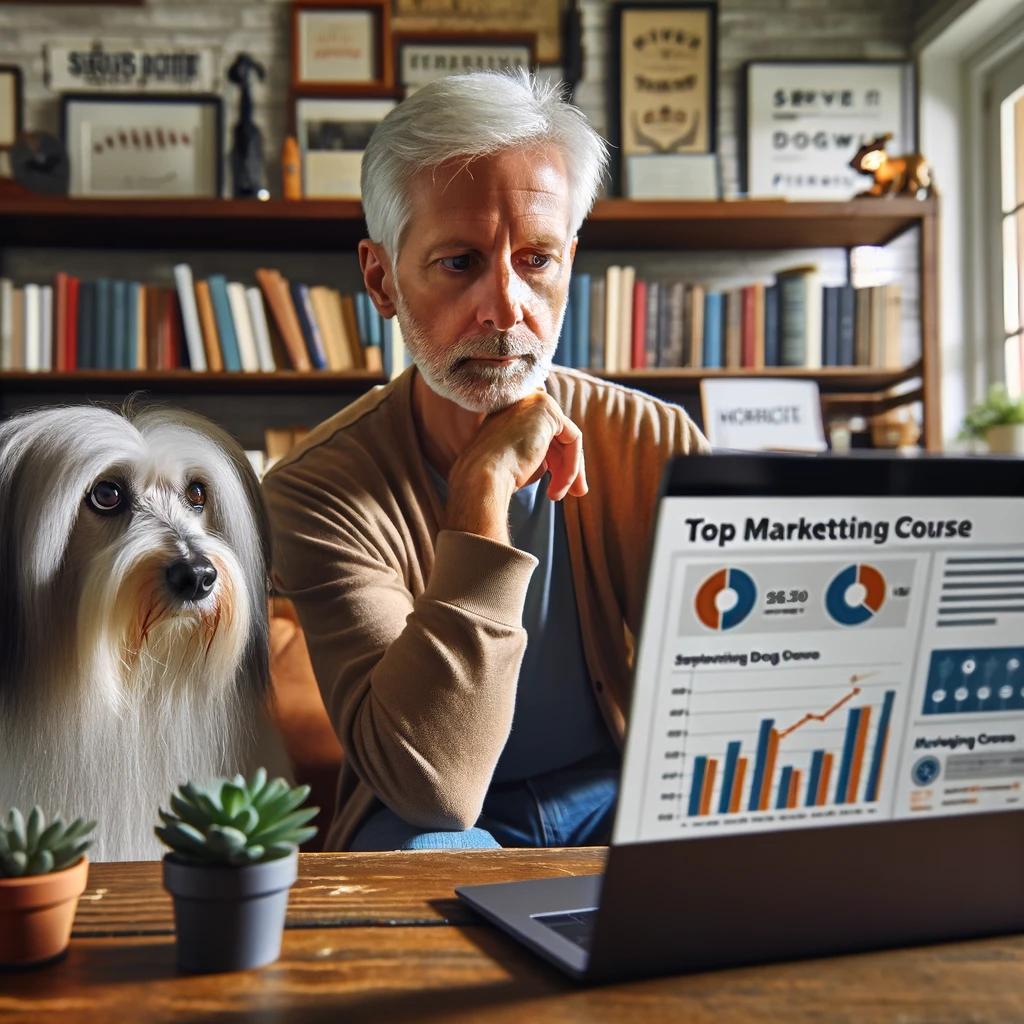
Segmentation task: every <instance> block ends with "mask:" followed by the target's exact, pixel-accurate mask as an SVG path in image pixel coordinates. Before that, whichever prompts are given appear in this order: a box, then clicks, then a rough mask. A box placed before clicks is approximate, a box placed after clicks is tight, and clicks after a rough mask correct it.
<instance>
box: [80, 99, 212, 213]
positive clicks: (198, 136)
mask: <svg viewBox="0 0 1024 1024" xmlns="http://www.w3.org/2000/svg"><path fill="white" fill-rule="evenodd" d="M61 133H62V137H63V140H64V145H65V147H66V148H67V152H68V162H69V164H70V166H71V181H70V185H69V194H70V195H73V196H105V197H109V198H115V197H117V198H127V197H142V196H158V197H161V196H162V197H171V196H174V197H181V196H219V195H220V194H221V187H222V165H221V147H222V139H223V110H222V106H221V100H220V98H219V97H217V96H153V95H149V94H145V95H141V96H119V95H116V94H109V93H83V94H81V95H65V96H64V97H62V99H61Z"/></svg>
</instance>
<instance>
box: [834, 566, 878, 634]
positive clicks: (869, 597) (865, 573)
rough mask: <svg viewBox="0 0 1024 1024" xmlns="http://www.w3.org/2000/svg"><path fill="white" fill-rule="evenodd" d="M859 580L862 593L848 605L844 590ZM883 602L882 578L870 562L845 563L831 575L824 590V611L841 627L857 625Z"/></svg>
mask: <svg viewBox="0 0 1024 1024" xmlns="http://www.w3.org/2000/svg"><path fill="white" fill-rule="evenodd" d="M856 583H859V584H860V585H861V586H862V587H863V588H864V596H863V597H862V598H861V600H860V601H859V603H857V604H851V603H850V602H849V600H848V599H847V591H848V590H849V589H850V587H852V586H853V585H854V584H856ZM884 603H885V577H884V576H883V575H882V574H881V573H880V572H879V571H878V570H877V569H876V568H875V567H874V566H873V565H848V566H847V567H846V568H845V569H844V570H843V571H842V572H841V573H839V574H838V575H836V576H835V577H833V579H832V582H831V583H830V584H829V585H828V590H827V591H826V592H825V610H826V611H827V612H828V614H829V615H830V616H831V617H832V618H833V619H835V621H836V622H838V623H839V624H840V625H841V626H859V625H860V624H861V623H862V622H867V621H868V619H870V618H872V617H873V616H874V615H876V614H877V613H878V612H879V610H880V609H881V607H882V605H883V604H884Z"/></svg>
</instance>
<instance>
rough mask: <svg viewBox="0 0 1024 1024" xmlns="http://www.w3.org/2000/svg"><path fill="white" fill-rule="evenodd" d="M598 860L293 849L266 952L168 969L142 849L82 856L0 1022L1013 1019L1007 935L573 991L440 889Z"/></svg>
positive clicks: (165, 906) (847, 1023)
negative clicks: (57, 933) (64, 916)
mask: <svg viewBox="0 0 1024 1024" xmlns="http://www.w3.org/2000/svg"><path fill="white" fill-rule="evenodd" d="M603 862H604V851H603V850H556V851H548V850H540V851H513V850H507V851H506V850H503V851H494V852H490V851H480V852H473V853H458V852H451V853H448V852H431V853H389V854H308V855H303V857H302V859H301V863H300V868H299V873H300V877H299V881H298V883H297V884H296V886H295V888H294V889H293V890H292V896H291V901H290V906H289V914H288V930H287V931H286V932H285V936H284V944H283V948H282V953H281V959H280V961H278V962H277V963H276V964H272V965H271V966H269V967H265V968H263V969H261V970H258V971H248V972H245V973H240V974H222V975H212V976H203V977H189V976H186V975H179V974H178V971H177V968H176V967H175V962H174V939H173V923H172V918H171V905H170V900H169V899H168V897H167V895H166V893H165V892H164V891H163V889H162V888H161V885H160V866H159V864H155V863H154V864H98V865H94V866H93V867H92V868H91V870H90V877H89V888H88V889H87V890H86V892H85V895H84V896H83V898H82V901H81V903H80V904H79V909H78V916H77V918H76V923H75V934H74V938H73V939H72V945H71V951H70V953H69V955H68V957H67V959H66V960H64V961H63V962H61V963H59V964H56V965H54V966H52V967H47V968H43V969H41V970H37V971H33V972H27V973H23V974H7V975H0V1021H3V1022H5V1024H6V1022H8V1021H26V1022H29V1021H31V1022H32V1024H46V1022H51V1021H52V1022H54V1024H57V1022H60V1024H79V1022H84V1024H92V1022H100V1021H102V1022H104V1024H107V1022H114V1024H129V1022H133V1021H143V1020H144V1021H168V1022H170V1021H175V1022H177V1021H185V1022H199V1021H203V1022H229V1021H232V1022H235V1021H238V1022H242V1021H245V1022H248V1021H258V1022H271V1021H272V1022H274V1024H285V1022H293V1021H311V1022H321V1021H322V1022H324V1024H327V1022H330V1024H337V1022H343V1021H364V1020H365V1021H373V1022H384V1021H400V1020H413V1021H446V1022H447V1021H474V1022H475V1021H485V1022H492V1021H498V1022H527V1021H528V1022H531V1024H532V1022H535V1021H553V1022H569V1021H615V1022H619V1021H622V1022H625V1021H630V1022H633V1021H643V1022H645V1024H646V1022H650V1024H655V1022H659V1021H663V1020H678V1021H686V1022H687V1024H709V1022H712V1021H728V1022H735V1024H755V1022H756V1024H763V1022H766V1021H780V1022H786V1024H804V1022H806V1024H811V1022H814V1024H854V1022H856V1024H868V1022H870V1024H874V1022H891V1024H897V1022H899V1024H953V1022H956V1024H961V1022H963V1024H967V1022H971V1024H980V1022H986V1021H993V1022H996V1021H998V1022H1007V1021H1024V938H1018V937H1010V938H1002V939H988V940H982V941H976V942H970V943H958V944H955V945H947V946H934V947H929V948H922V949H909V950H896V951H892V952H886V953H873V954H866V955H861V956H854V957H842V958H836V959H832V960H819V961H806V962H802V963H794V964H779V965H772V966H767V967H758V968H747V969H743V970H735V971H722V972H718V973H714V974H703V975H691V976H686V977H679V978H664V979H659V980H656V981H645V982H637V983H634V984H629V985H617V986H613V987H608V988H596V989H586V988H581V987H579V986H577V985H575V984H574V983H572V982H570V981H568V980H567V979H566V978H564V977H563V976H562V975H561V974H560V973H559V972H558V971H556V970H555V969H554V968H553V967H549V966H547V965H546V964H545V963H544V962H543V961H541V960H539V959H538V958H536V957H534V956H532V955H531V954H530V953H528V952H527V951H526V950H524V949H523V948H522V947H520V946H519V945H518V944H517V943H515V942H513V941H512V940H511V939H508V938H506V937H505V936H504V935H503V934H501V933H500V932H498V931H497V930H495V929H494V928H492V927H490V926H489V925H486V924H483V923H482V922H481V921H480V920H479V919H477V918H476V917H475V916H474V915H473V914H472V913H471V912H470V911H467V910H465V909H464V908H463V907H462V906H461V905H460V904H459V903H458V902H457V901H456V900H455V899H454V897H453V895H452V886H453V885H454V884H455V883H456V882H459V883H463V882H465V883H469V882H489V881H502V880H507V879H511V878H535V877H543V876H545V875H556V874H588V873H593V872H595V871H598V870H600V868H601V866H602V864H603ZM936 898H941V894H936Z"/></svg>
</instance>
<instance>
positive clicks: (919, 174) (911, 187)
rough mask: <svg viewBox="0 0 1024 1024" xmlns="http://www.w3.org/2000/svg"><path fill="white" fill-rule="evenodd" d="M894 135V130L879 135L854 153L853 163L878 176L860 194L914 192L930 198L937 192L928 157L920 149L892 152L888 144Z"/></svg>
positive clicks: (854, 166) (910, 193)
mask: <svg viewBox="0 0 1024 1024" xmlns="http://www.w3.org/2000/svg"><path fill="white" fill-rule="evenodd" d="M891 139H892V132H886V133H885V134H884V135H878V136H876V137H875V138H873V139H872V140H871V141H870V142H868V143H866V144H865V145H863V146H861V147H860V149H858V150H857V152H856V153H854V155H853V159H851V160H850V167H852V168H853V169H854V170H855V171H859V172H860V173H861V174H870V175H871V176H872V177H873V178H874V179H875V181H874V184H873V185H872V186H871V188H869V189H868V190H867V191H866V192H858V193H857V196H856V198H857V199H863V198H867V197H869V196H910V197H911V198H913V199H926V198H927V197H929V196H934V195H937V192H936V190H935V182H934V181H933V180H932V169H931V165H930V164H929V163H928V161H927V160H925V158H924V157H923V156H921V154H920V153H906V154H904V155H903V156H895V157H893V156H889V154H888V153H886V151H885V144H886V143H887V142H889V141H891Z"/></svg>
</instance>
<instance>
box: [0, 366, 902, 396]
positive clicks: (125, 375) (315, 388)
mask: <svg viewBox="0 0 1024 1024" xmlns="http://www.w3.org/2000/svg"><path fill="white" fill-rule="evenodd" d="M920 375H921V367H920V364H915V365H914V366H909V367H906V368H904V369H900V370H873V369H866V368H864V367H849V368H847V367H829V368H827V369H822V370H794V369H787V368H773V369H769V370H763V371H750V370H631V371H630V372H628V373H612V374H610V373H597V374H595V376H597V377H601V378H603V379H605V380H612V381H615V382H616V383H619V384H625V385H626V386H627V387H633V388H637V389H639V390H641V391H649V392H650V393H652V394H666V393H680V392H694V391H696V390H697V388H698V387H699V385H700V382H701V380H702V379H705V378H720V377H730V378H735V377H788V378H793V377H796V378H799V379H802V380H816V381H817V382H818V384H819V386H820V387H821V390H822V393H823V394H843V393H847V392H849V393H854V394H855V393H857V392H864V391H871V392H883V391H888V390H890V389H891V388H894V387H896V386H897V385H899V384H902V383H903V382H905V381H908V380H912V379H914V378H916V377H919V376H920ZM384 383H385V378H384V376H383V375H382V374H379V373H373V372H371V371H369V370H348V371H345V372H342V373H335V372H328V371H315V372H312V373H300V372H297V371H295V370H281V371H278V372H276V373H194V372H193V371H191V370H152V371H146V370H75V371H73V372H70V373H67V372H57V371H52V372H43V373H33V372H29V371H27V370H13V371H7V372H4V373H0V391H7V392H21V393H28V392H32V393H46V392H51V393H52V392H59V393H68V394H85V393H89V392H94V393H97V394H120V393H127V392H129V391H135V390H141V391H153V392H158V393H162V394H182V393H200V392H201V393H203V394H309V393H318V394H322V393H330V392H336V393H338V394H358V393H362V392H364V391H367V390H369V389H370V388H371V387H373V386H374V385H377V384H384Z"/></svg>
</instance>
